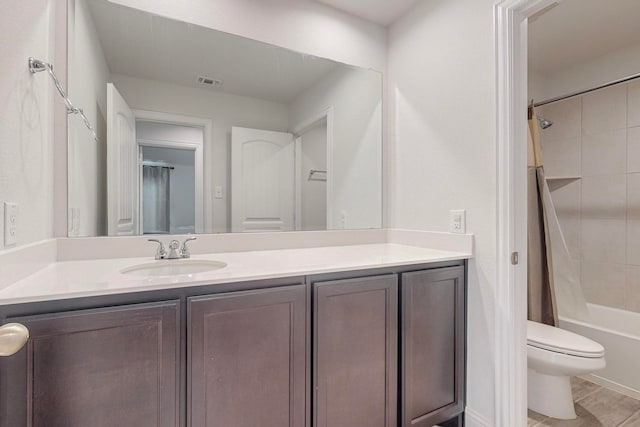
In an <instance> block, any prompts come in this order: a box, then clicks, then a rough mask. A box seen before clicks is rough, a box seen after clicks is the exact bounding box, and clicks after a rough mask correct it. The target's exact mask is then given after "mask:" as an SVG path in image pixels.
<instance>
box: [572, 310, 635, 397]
mask: <svg viewBox="0 0 640 427" xmlns="http://www.w3.org/2000/svg"><path fill="white" fill-rule="evenodd" d="M587 306H588V309H589V317H590V318H591V321H590V322H583V321H580V320H575V319H570V318H566V317H560V327H561V328H562V329H566V330H569V331H572V332H575V333H577V334H580V335H582V336H585V337H587V338H590V339H592V340H594V341H596V342H599V343H600V344H602V345H603V346H604V349H605V358H606V361H607V367H606V368H605V369H603V370H601V371H598V372H594V373H593V374H591V375H587V376H586V377H585V378H586V379H588V380H590V381H593V382H595V383H598V384H600V385H602V386H604V387H607V388H610V389H612V390H616V391H618V392H620V393H623V394H626V395H628V396H631V397H634V398H636V399H640V313H635V312H632V311H625V310H618V309H615V308H610V307H605V306H602V305H596V304H587Z"/></svg>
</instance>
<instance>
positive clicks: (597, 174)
mask: <svg viewBox="0 0 640 427" xmlns="http://www.w3.org/2000/svg"><path fill="white" fill-rule="evenodd" d="M539 114H541V115H543V116H544V117H546V118H548V119H550V120H552V121H554V122H555V123H554V125H553V126H552V127H551V128H549V129H547V130H544V131H542V144H543V155H544V159H545V172H546V175H547V176H550V177H553V176H576V177H580V179H576V180H565V181H550V187H551V188H552V190H553V192H552V196H553V200H554V203H555V205H556V210H557V213H558V217H559V220H560V224H561V227H562V230H563V233H564V235H565V239H566V242H567V245H568V248H569V252H570V254H571V256H572V258H573V259H574V262H575V265H576V268H577V271H578V272H579V273H580V277H581V282H582V286H583V289H584V292H585V297H586V299H587V301H588V302H592V303H596V304H603V305H607V306H610V307H616V308H620V309H627V310H633V311H638V312H640V81H636V82H633V83H628V84H627V83H625V84H619V85H616V86H613V87H610V88H607V89H603V90H599V91H595V92H591V93H589V94H586V95H583V96H576V97H573V98H571V99H568V100H565V101H561V102H556V103H553V104H549V105H547V106H544V107H542V108H541V109H540V110H539Z"/></svg>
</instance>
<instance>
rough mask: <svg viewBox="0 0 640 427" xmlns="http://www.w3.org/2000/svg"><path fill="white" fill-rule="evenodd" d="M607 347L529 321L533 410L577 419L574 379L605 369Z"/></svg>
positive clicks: (530, 399) (531, 400)
mask: <svg viewBox="0 0 640 427" xmlns="http://www.w3.org/2000/svg"><path fill="white" fill-rule="evenodd" d="M605 366H606V362H605V359H604V347H602V345H600V344H598V343H597V342H595V341H592V340H590V339H588V338H585V337H583V336H581V335H578V334H574V333H573V332H569V331H565V330H563V329H559V328H554V327H553V326H548V325H543V324H542V323H537V322H532V321H527V368H528V370H527V371H528V377H527V378H528V394H529V396H528V402H529V409H531V410H532V411H535V412H538V413H540V414H543V415H546V416H548V417H552V418H559V419H564V420H570V419H574V418H576V412H575V409H574V406H573V394H572V392H571V382H570V378H571V377H572V376H577V375H584V374H588V373H591V372H593V371H597V370H599V369H603V368H604V367H605Z"/></svg>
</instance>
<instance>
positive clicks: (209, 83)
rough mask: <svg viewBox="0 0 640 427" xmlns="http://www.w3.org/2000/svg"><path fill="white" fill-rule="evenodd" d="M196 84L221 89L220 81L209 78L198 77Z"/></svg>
mask: <svg viewBox="0 0 640 427" xmlns="http://www.w3.org/2000/svg"><path fill="white" fill-rule="evenodd" d="M198 83H200V84H201V85H203V86H207V87H222V80H220V79H214V78H211V77H205V76H198Z"/></svg>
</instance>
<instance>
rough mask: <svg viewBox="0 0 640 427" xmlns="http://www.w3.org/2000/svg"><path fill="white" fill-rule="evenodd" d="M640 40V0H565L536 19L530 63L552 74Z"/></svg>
mask: <svg viewBox="0 0 640 427" xmlns="http://www.w3.org/2000/svg"><path fill="white" fill-rule="evenodd" d="M638 44H640V0H564V1H563V2H562V3H560V4H559V5H558V6H556V7H554V8H552V9H550V10H548V11H547V12H546V13H544V14H541V15H539V16H538V17H536V19H534V20H532V22H531V23H530V26H529V64H530V66H531V68H532V69H533V70H535V71H537V72H539V73H541V74H544V75H549V74H553V73H556V72H558V71H560V70H563V69H565V68H568V67H570V66H573V65H576V64H579V63H581V62H585V61H588V60H591V59H595V58H597V57H600V56H602V55H605V54H607V53H610V52H614V51H616V50H620V49H624V48H627V47H631V46H634V45H638Z"/></svg>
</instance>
